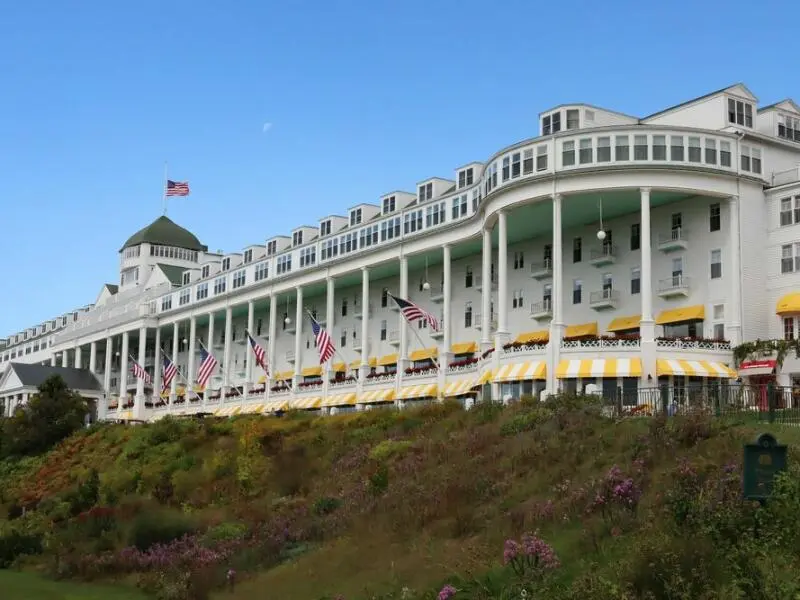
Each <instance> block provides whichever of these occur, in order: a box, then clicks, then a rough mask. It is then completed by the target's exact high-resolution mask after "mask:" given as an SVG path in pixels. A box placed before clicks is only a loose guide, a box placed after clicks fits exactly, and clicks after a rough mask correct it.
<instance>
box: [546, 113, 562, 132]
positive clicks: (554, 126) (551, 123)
mask: <svg viewBox="0 0 800 600" xmlns="http://www.w3.org/2000/svg"><path fill="white" fill-rule="evenodd" d="M559 131H561V113H560V112H554V113H553V114H551V115H547V116H546V117H542V135H550V134H551V133H558V132H559Z"/></svg>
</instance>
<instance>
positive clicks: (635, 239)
mask: <svg viewBox="0 0 800 600" xmlns="http://www.w3.org/2000/svg"><path fill="white" fill-rule="evenodd" d="M641 231H642V230H641V226H640V225H639V223H633V224H632V225H631V250H639V248H641V246H642V233H641Z"/></svg>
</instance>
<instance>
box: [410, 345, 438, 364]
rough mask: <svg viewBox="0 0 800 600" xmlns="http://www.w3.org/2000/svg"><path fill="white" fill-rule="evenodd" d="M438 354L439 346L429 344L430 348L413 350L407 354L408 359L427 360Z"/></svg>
mask: <svg viewBox="0 0 800 600" xmlns="http://www.w3.org/2000/svg"><path fill="white" fill-rule="evenodd" d="M438 354H439V348H437V347H436V346H431V347H430V348H423V349H422V350H414V351H413V352H412V353H411V354H410V355H409V356H408V358H409V360H412V361H417V360H428V359H429V358H436V356H437V355H438Z"/></svg>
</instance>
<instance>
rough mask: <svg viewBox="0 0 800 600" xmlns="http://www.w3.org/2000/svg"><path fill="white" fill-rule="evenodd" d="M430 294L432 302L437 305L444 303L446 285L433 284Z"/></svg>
mask: <svg viewBox="0 0 800 600" xmlns="http://www.w3.org/2000/svg"><path fill="white" fill-rule="evenodd" d="M430 293H431V302H435V303H437V304H439V303H441V302H444V283H432V284H431V290H430Z"/></svg>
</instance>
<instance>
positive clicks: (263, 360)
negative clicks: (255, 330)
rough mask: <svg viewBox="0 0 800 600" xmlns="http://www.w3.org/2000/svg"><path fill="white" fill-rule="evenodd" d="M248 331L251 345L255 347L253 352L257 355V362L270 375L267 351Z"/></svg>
mask: <svg viewBox="0 0 800 600" xmlns="http://www.w3.org/2000/svg"><path fill="white" fill-rule="evenodd" d="M246 333H247V339H248V340H250V347H251V348H252V349H253V354H254V355H255V357H256V364H257V365H258V366H259V367H261V368H262V369H264V373H266V374H267V376H268V377H269V367H267V353H266V352H264V348H262V347H261V345H260V344H259V343H258V342H257V341H256V340H255V339H254V338H253V336H252V335H250V332H249V331H248V332H246Z"/></svg>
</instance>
